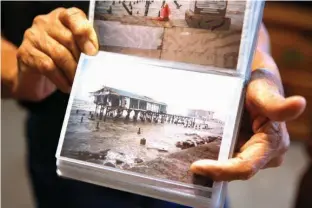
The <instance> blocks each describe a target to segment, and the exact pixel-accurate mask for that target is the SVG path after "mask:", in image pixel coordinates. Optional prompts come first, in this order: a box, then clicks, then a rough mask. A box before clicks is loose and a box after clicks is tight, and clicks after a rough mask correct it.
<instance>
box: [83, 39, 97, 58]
mask: <svg viewBox="0 0 312 208" xmlns="http://www.w3.org/2000/svg"><path fill="white" fill-rule="evenodd" d="M83 49H84V51H85V53H87V54H88V55H94V54H96V52H97V50H96V48H95V47H94V45H93V44H92V42H91V41H89V40H88V41H87V42H85V44H84V46H83Z"/></svg>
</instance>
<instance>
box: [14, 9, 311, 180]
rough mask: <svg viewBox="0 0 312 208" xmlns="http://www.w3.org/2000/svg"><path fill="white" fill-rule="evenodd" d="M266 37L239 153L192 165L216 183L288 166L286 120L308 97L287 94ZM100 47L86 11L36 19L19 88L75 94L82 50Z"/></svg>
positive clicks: (23, 52) (22, 54)
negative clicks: (285, 155)
mask: <svg viewBox="0 0 312 208" xmlns="http://www.w3.org/2000/svg"><path fill="white" fill-rule="evenodd" d="M260 37H261V34H260ZM261 41H262V39H261V38H260V41H259V42H258V47H257V52H256V54H255V58H254V62H253V67H252V68H253V71H252V79H251V81H250V83H249V85H248V88H247V94H246V102H245V113H244V119H243V124H242V128H241V133H240V136H239V143H238V148H237V154H236V155H235V157H233V158H231V159H229V160H228V161H226V162H217V161H211V160H199V161H196V162H195V163H193V164H192V166H191V167H190V168H191V170H192V171H193V172H195V173H198V174H201V175H206V176H209V177H211V178H212V179H214V180H215V181H221V180H223V181H224V180H225V181H231V180H246V179H249V178H251V177H252V176H254V175H255V174H256V173H257V172H258V171H259V170H260V169H264V168H270V167H278V166H280V165H281V164H282V162H283V157H284V154H285V152H286V151H287V149H288V146H289V136H288V132H287V129H286V125H285V121H288V120H291V119H295V118H296V117H298V116H299V115H300V114H301V113H302V112H303V110H304V108H305V105H306V101H305V99H304V98H302V97H300V96H293V97H289V98H284V95H283V88H282V85H281V80H280V77H279V74H278V69H277V66H276V65H275V63H274V60H273V59H272V57H271V56H270V55H269V52H268V49H267V46H266V44H265V43H262V42H261ZM263 42H265V41H263ZM98 49H99V45H98V42H97V37H96V33H95V31H94V29H93V27H92V25H91V24H90V23H89V22H88V21H87V18H86V15H85V14H84V13H83V12H82V11H81V10H79V9H76V8H70V9H63V8H60V9H56V10H54V11H52V12H51V13H49V14H47V15H41V16H38V17H36V18H35V20H34V22H33V25H32V27H31V28H30V29H28V30H27V31H26V32H25V36H24V40H23V43H22V45H21V46H20V47H19V49H18V54H17V58H18V63H19V69H20V84H19V86H20V87H19V90H18V92H19V93H20V94H22V95H23V96H24V97H25V99H30V100H42V99H44V98H45V97H47V96H48V95H50V94H51V93H52V92H54V91H55V89H57V88H58V89H60V90H61V91H63V92H66V93H68V92H70V90H71V86H72V82H73V79H74V75H75V70H76V67H77V62H78V59H79V54H80V53H81V52H84V53H86V54H88V55H95V54H96V53H97V51H98ZM259 68H266V69H267V70H260V69H259ZM23 83H24V85H23ZM25 83H27V84H25ZM23 86H27V87H26V88H25V87H23ZM26 89H27V90H26ZM31 89H32V90H31ZM34 90H35V91H34ZM27 93H28V94H29V93H30V94H31V95H30V96H27V95H28V94H27Z"/></svg>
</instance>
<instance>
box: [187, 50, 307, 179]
mask: <svg viewBox="0 0 312 208" xmlns="http://www.w3.org/2000/svg"><path fill="white" fill-rule="evenodd" d="M254 67H255V70H253V72H252V76H251V80H250V82H249V84H248V87H247V92H246V93H247V94H246V102H245V113H244V116H243V121H242V124H241V126H242V127H241V132H240V135H239V138H238V151H237V153H236V154H235V157H233V158H231V159H229V160H227V161H225V162H219V161H215V160H199V161H196V162H194V163H193V164H192V165H191V170H192V171H193V172H194V173H197V174H200V175H204V176H208V177H210V178H212V179H213V180H214V181H232V180H247V179H250V178H251V177H252V176H254V175H255V174H256V173H257V172H258V171H259V170H260V169H265V168H270V167H278V166H280V165H281V164H282V162H283V159H284V155H285V153H286V151H287V149H288V147H289V143H290V140H289V135H288V132H287V128H286V124H285V122H286V121H289V120H292V119H295V118H297V117H298V116H299V115H300V114H302V112H303V111H304V109H305V106H306V100H305V99H304V98H303V97H301V96H292V97H288V98H284V95H283V87H282V83H281V81H280V78H279V77H278V75H277V74H276V73H274V70H270V69H274V68H275V69H276V68H277V67H276V65H275V63H274V61H273V59H272V57H271V56H270V55H268V53H265V52H262V51H260V50H258V51H257V52H256V56H255V59H254ZM260 68H262V69H260ZM263 68H265V69H268V70H263Z"/></svg>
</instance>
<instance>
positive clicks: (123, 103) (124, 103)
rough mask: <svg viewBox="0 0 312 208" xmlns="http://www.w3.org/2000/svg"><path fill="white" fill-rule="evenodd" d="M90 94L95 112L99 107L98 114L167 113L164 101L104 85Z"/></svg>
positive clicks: (118, 115)
mask: <svg viewBox="0 0 312 208" xmlns="http://www.w3.org/2000/svg"><path fill="white" fill-rule="evenodd" d="M90 94H91V95H92V96H93V97H94V104H95V105H96V109H95V112H96V113H97V110H98V108H99V109H100V114H103V113H104V114H105V117H106V115H107V113H111V114H114V117H115V116H117V117H120V116H122V114H123V113H124V111H125V112H126V113H127V116H126V117H129V116H130V113H133V112H134V116H135V117H137V116H138V114H139V113H140V112H147V113H149V114H157V115H158V114H166V113H167V104H166V103H163V102H159V101H156V100H154V99H152V98H150V97H147V96H143V95H138V94H135V93H131V92H127V91H125V90H120V89H116V88H112V87H108V86H105V87H103V88H102V89H100V90H97V91H95V92H91V93H90Z"/></svg>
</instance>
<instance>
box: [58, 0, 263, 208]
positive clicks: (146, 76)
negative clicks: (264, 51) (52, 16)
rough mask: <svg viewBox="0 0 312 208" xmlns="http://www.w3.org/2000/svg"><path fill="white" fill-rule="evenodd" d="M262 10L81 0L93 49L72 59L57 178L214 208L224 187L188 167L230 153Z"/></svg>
mask: <svg viewBox="0 0 312 208" xmlns="http://www.w3.org/2000/svg"><path fill="white" fill-rule="evenodd" d="M263 6H264V2H263V1H260V0H246V1H237V0H227V1H226V0H210V1H204V0H202V1H195V0H189V1H187V0H181V1H179V0H176V1H174V0H170V1H156V0H138V1H96V0H93V1H91V2H90V8H89V20H90V21H91V22H92V24H93V25H94V28H95V31H96V33H97V36H98V41H99V45H100V51H99V53H98V54H97V55H95V56H87V55H85V54H81V56H80V60H79V63H78V68H77V71H76V75H75V80H74V84H73V87H72V91H71V94H70V99H69V103H68V107H67V110H66V115H65V119H64V123H63V128H62V132H61V136H60V140H59V145H58V149H57V152H56V157H57V167H58V170H57V172H58V174H59V176H60V177H67V178H72V179H75V180H80V181H84V182H88V183H93V184H97V185H100V186H103V187H109V188H113V189H117V190H121V191H127V192H131V193H134V194H139V195H144V196H148V197H153V198H157V199H161V200H166V201H171V202H174V203H178V204H183V205H186V206H190V207H208V208H215V207H216V208H221V207H222V205H223V203H224V198H225V194H226V186H227V182H214V181H213V180H212V179H210V178H208V177H205V176H200V175H196V174H194V173H192V172H191V171H190V166H191V164H192V163H194V162H195V161H197V160H201V159H211V160H219V161H225V160H227V159H229V158H230V157H232V156H233V150H234V146H235V142H236V140H237V137H238V130H239V127H240V120H241V114H242V110H243V107H244V96H245V87H246V84H247V83H248V81H249V77H250V72H251V63H252V59H253V55H254V51H255V47H256V44H257V36H258V31H259V27H260V23H261V20H262V11H263Z"/></svg>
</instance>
